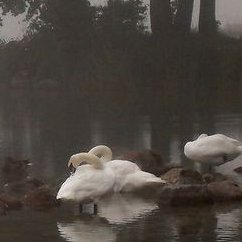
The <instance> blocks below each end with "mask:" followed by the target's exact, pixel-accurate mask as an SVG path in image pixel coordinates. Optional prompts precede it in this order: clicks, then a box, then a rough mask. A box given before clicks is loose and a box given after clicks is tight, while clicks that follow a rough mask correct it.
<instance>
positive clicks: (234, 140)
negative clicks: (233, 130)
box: [227, 137, 242, 147]
mask: <svg viewBox="0 0 242 242" xmlns="http://www.w3.org/2000/svg"><path fill="white" fill-rule="evenodd" d="M227 139H228V140H229V141H230V142H231V143H232V144H234V145H238V146H240V147H242V146H241V145H242V143H241V142H240V141H239V140H236V139H233V138H230V137H227Z"/></svg>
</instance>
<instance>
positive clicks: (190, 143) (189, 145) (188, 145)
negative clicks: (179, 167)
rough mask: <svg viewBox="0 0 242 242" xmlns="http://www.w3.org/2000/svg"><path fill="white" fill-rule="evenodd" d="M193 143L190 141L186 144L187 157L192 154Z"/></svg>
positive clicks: (185, 152)
mask: <svg viewBox="0 0 242 242" xmlns="http://www.w3.org/2000/svg"><path fill="white" fill-rule="evenodd" d="M192 144H193V142H191V141H189V142H187V143H186V144H185V146H184V154H185V156H186V157H189V155H190V151H191V146H192Z"/></svg>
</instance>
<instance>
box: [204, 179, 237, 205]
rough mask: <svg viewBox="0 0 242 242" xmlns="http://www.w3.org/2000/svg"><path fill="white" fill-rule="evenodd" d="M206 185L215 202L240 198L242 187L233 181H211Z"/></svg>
mask: <svg viewBox="0 0 242 242" xmlns="http://www.w3.org/2000/svg"><path fill="white" fill-rule="evenodd" d="M207 187H208V191H209V193H210V195H211V197H212V198H213V200H214V201H216V202H220V201H229V200H241V199H242V188H241V187H239V185H238V184H237V183H235V182H233V181H230V180H225V181H217V182H211V183H209V184H208V185H207Z"/></svg>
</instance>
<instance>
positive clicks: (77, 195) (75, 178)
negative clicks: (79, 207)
mask: <svg viewBox="0 0 242 242" xmlns="http://www.w3.org/2000/svg"><path fill="white" fill-rule="evenodd" d="M81 163H84V165H82V166H79V164H81ZM85 163H88V164H85ZM68 164H69V165H71V164H72V165H73V166H74V167H75V168H76V171H75V173H74V174H72V175H71V176H70V177H69V178H67V179H66V181H65V182H64V183H63V184H62V186H61V188H60V190H59V191H58V194H57V197H56V198H57V199H62V200H73V201H78V202H81V203H86V202H90V201H94V202H96V201H97V200H98V199H99V198H100V197H101V196H103V195H105V194H106V193H108V192H110V191H112V189H113V186H114V174H113V171H112V170H111V169H110V168H109V167H106V166H104V165H103V164H102V162H101V161H100V159H98V158H97V157H96V156H95V155H92V154H87V153H79V154H76V155H73V156H71V158H70V160H69V163H68Z"/></svg>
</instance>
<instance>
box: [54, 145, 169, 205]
mask: <svg viewBox="0 0 242 242" xmlns="http://www.w3.org/2000/svg"><path fill="white" fill-rule="evenodd" d="M111 159H112V151H111V149H110V148H108V147H107V146H103V145H102V146H97V147H94V148H93V149H91V150H90V151H89V152H88V153H79V154H75V155H73V156H71V158H70V160H69V162H68V166H69V167H70V166H73V167H74V168H75V169H76V171H75V172H74V174H72V175H71V176H70V177H69V178H67V180H66V181H65V182H64V183H63V184H62V186H61V188H60V190H59V192H58V194H57V199H63V200H74V201H78V202H81V203H83V202H84V203H85V202H89V201H94V202H95V201H97V200H98V199H99V198H100V197H101V196H103V195H105V194H107V193H109V192H131V191H136V190H139V189H141V188H143V187H147V186H148V187H149V186H158V185H161V184H164V183H166V182H165V181H164V180H161V178H159V177H156V176H155V175H153V174H151V173H148V172H144V171H142V170H140V168H139V167H138V166H137V165H136V164H135V163H133V162H130V161H125V160H111Z"/></svg>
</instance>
